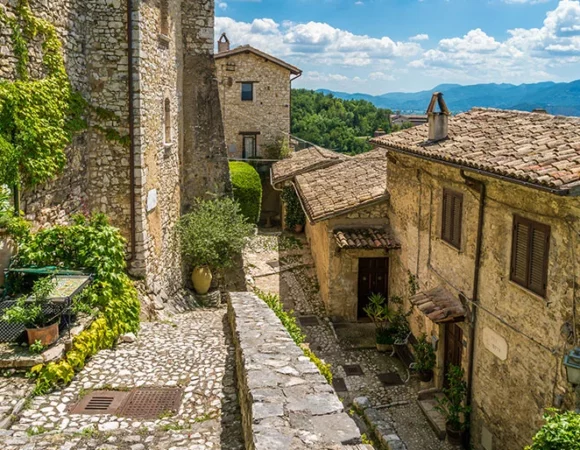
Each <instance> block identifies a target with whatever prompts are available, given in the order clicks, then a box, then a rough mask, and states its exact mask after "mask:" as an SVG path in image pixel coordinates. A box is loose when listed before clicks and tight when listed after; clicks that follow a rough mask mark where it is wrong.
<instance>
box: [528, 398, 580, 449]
mask: <svg viewBox="0 0 580 450" xmlns="http://www.w3.org/2000/svg"><path fill="white" fill-rule="evenodd" d="M544 420H545V421H546V423H545V424H544V426H542V428H540V430H539V431H538V432H537V433H536V435H535V436H534V438H533V442H534V443H533V444H532V445H530V446H528V447H526V450H580V414H578V413H575V412H572V411H566V412H560V411H558V410H557V409H554V408H550V409H547V410H546V413H545V414H544Z"/></svg>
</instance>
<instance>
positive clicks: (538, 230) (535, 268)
mask: <svg viewBox="0 0 580 450" xmlns="http://www.w3.org/2000/svg"><path fill="white" fill-rule="evenodd" d="M549 246H550V227H549V226H548V225H544V224H541V223H538V222H534V221H533V220H529V219H526V218H524V217H520V216H514V229H513V238H512V267H511V275H510V279H511V280H512V281H514V282H515V283H517V284H519V285H520V286H523V287H525V288H526V289H529V290H530V291H532V292H535V293H536V294H538V295H541V296H542V297H545V296H546V284H547V281H548V251H549Z"/></svg>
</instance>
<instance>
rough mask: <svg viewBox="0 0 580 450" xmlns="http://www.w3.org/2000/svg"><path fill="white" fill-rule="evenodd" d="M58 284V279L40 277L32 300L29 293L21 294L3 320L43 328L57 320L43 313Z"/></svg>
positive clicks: (34, 287) (33, 288)
mask: <svg viewBox="0 0 580 450" xmlns="http://www.w3.org/2000/svg"><path fill="white" fill-rule="evenodd" d="M55 286H56V280H55V279H54V278H53V277H51V276H48V277H44V278H40V279H39V280H37V281H36V282H35V283H34V286H33V287H32V293H31V294H30V301H29V299H28V295H21V296H20V297H19V298H18V300H17V301H16V303H15V304H14V305H13V306H11V307H10V308H8V309H7V310H6V311H5V312H4V315H3V316H2V320H3V321H4V322H7V323H11V324H22V325H24V327H25V328H43V327H45V326H47V325H50V323H49V320H51V321H52V323H54V322H55V320H54V319H53V318H52V317H51V316H47V315H46V314H44V313H43V311H44V306H45V305H46V303H47V299H48V296H49V295H50V293H51V292H52V290H53V289H54V288H55Z"/></svg>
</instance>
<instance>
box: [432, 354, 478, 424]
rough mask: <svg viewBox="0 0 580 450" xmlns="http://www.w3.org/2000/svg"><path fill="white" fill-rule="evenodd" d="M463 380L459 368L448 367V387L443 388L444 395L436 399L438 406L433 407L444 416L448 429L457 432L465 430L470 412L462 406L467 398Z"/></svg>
mask: <svg viewBox="0 0 580 450" xmlns="http://www.w3.org/2000/svg"><path fill="white" fill-rule="evenodd" d="M463 378H464V371H463V369H462V368H461V367H458V366H454V365H451V366H449V372H448V373H447V383H448V387H446V388H443V394H445V395H444V396H443V397H440V398H438V399H437V403H438V405H437V406H436V407H435V408H436V409H437V410H438V411H439V412H441V413H442V414H444V415H445V417H446V420H447V425H448V427H449V428H450V429H451V430H454V431H457V432H459V431H465V430H466V429H467V422H466V420H465V419H466V418H467V415H468V414H469V413H470V412H471V408H470V407H469V406H466V405H465V404H464V403H465V399H466V397H467V383H466V382H465V381H464V380H463Z"/></svg>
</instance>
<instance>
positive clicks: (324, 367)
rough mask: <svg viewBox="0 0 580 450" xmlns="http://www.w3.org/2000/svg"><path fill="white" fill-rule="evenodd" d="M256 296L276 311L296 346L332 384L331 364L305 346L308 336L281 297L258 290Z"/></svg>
mask: <svg viewBox="0 0 580 450" xmlns="http://www.w3.org/2000/svg"><path fill="white" fill-rule="evenodd" d="M256 295H257V296H258V297H259V298H261V299H262V300H263V301H264V302H265V303H266V304H267V305H268V306H269V307H270V309H271V310H272V311H274V314H276V317H278V319H280V322H282V325H284V328H286V330H287V331H288V333H289V334H290V337H291V338H292V340H293V341H294V342H295V343H296V345H298V346H299V347H300V348H301V349H302V351H303V352H304V355H306V356H308V358H310V360H311V361H312V362H313V363H314V365H315V366H316V367H318V370H320V373H321V374H322V375H323V376H324V378H326V380H327V381H328V383H332V372H331V370H330V369H331V366H330V364H327V363H325V362H323V361H322V360H321V359H320V358H319V357H318V356H316V355H315V354H314V352H313V351H312V350H310V348H308V347H307V346H306V345H304V340H305V339H306V336H305V335H304V333H302V329H301V328H300V326H299V325H298V322H297V321H296V317H294V312H293V311H286V310H284V305H283V304H282V302H281V301H280V297H279V296H278V295H276V294H271V293H268V292H262V291H260V290H256Z"/></svg>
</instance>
